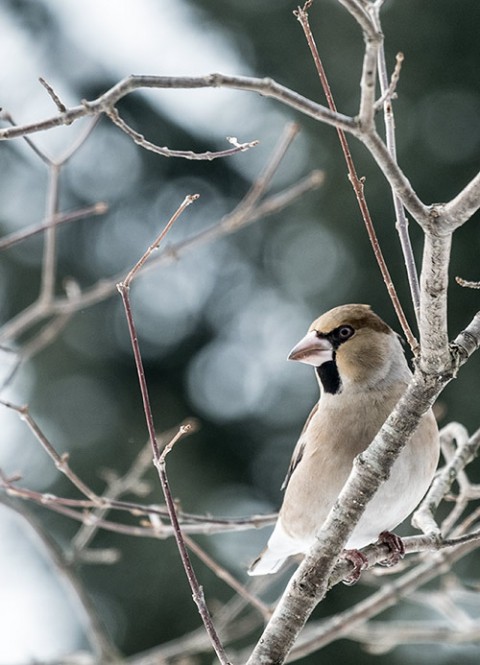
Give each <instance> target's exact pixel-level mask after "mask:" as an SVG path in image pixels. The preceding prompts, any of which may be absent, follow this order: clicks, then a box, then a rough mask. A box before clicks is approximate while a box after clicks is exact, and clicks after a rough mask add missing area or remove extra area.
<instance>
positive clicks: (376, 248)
mask: <svg viewBox="0 0 480 665" xmlns="http://www.w3.org/2000/svg"><path fill="white" fill-rule="evenodd" d="M310 5H311V0H309V1H308V2H306V3H305V5H304V6H303V8H301V7H298V9H297V11H296V12H294V14H295V16H296V17H297V19H298V20H299V22H300V24H301V26H302V29H303V32H304V34H305V38H306V40H307V43H308V46H309V48H310V52H311V54H312V57H313V59H314V62H315V66H316V68H317V72H318V76H319V78H320V82H321V84H322V88H323V91H324V93H325V97H326V99H327V103H328V106H329V108H330V110H331V111H333V112H335V113H336V112H337V107H336V105H335V101H334V99H333V95H332V91H331V89H330V84H329V82H328V79H327V75H326V72H325V69H324V67H323V63H322V61H321V58H320V55H319V53H318V49H317V45H316V43H315V39H314V37H313V34H312V31H311V28H310V23H309V19H308V13H307V10H308V9H309V8H310ZM369 53H370V52H369ZM370 97H371V95H370ZM363 99H365V96H363ZM372 110H373V108H372ZM363 112H364V113H365V110H363ZM337 134H338V138H339V141H340V145H341V147H342V152H343V155H344V157H345V161H346V163H347V169H348V177H349V180H350V182H351V184H352V187H353V191H354V192H355V196H356V198H357V201H358V205H359V207H360V211H361V214H362V217H363V221H364V223H365V227H366V229H367V234H368V238H369V240H370V244H371V246H372V249H373V253H374V255H375V259H376V261H377V263H378V266H379V268H380V272H381V273H382V277H383V281H384V282H385V286H386V287H387V291H388V294H389V296H390V299H391V301H392V304H393V307H394V309H395V313H396V314H397V317H398V320H399V322H400V325H401V326H402V330H403V332H404V334H405V337H406V339H407V342H408V344H409V346H410V348H411V349H412V352H413V353H414V354H415V355H417V352H418V342H417V340H416V339H415V337H414V335H413V333H412V331H411V329H410V326H409V324H408V321H407V318H406V316H405V313H404V311H403V309H402V306H401V304H400V300H399V298H398V295H397V292H396V289H395V286H394V284H393V281H392V277H391V275H390V271H389V270H388V267H387V264H386V262H385V259H384V257H383V254H382V250H381V248H380V243H379V242H378V237H377V234H376V232H375V228H374V226H373V222H372V218H371V215H370V211H369V209H368V205H367V201H366V199H365V194H364V190H363V179H361V178H359V177H358V175H357V172H356V169H355V165H354V163H353V159H352V155H351V152H350V148H349V146H348V141H347V138H346V135H345V132H344V131H343V130H342V129H340V128H339V127H337Z"/></svg>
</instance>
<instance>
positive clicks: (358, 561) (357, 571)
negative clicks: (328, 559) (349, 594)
mask: <svg viewBox="0 0 480 665" xmlns="http://www.w3.org/2000/svg"><path fill="white" fill-rule="evenodd" d="M342 557H343V558H344V559H346V560H347V561H350V562H351V563H352V564H353V569H352V571H351V572H350V573H349V574H348V575H347V576H346V577H344V578H343V580H342V582H343V583H344V584H346V585H347V586H352V584H355V583H356V582H358V580H359V579H360V575H361V574H362V570H365V569H366V568H368V559H367V557H366V556H365V554H362V553H361V552H360V551H359V550H343V552H342Z"/></svg>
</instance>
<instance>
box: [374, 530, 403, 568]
mask: <svg viewBox="0 0 480 665" xmlns="http://www.w3.org/2000/svg"><path fill="white" fill-rule="evenodd" d="M378 542H379V543H382V544H383V545H386V546H387V547H388V549H389V550H390V554H389V555H388V557H387V558H386V559H384V560H383V561H379V563H380V565H381V566H395V564H397V563H398V562H399V561H401V560H402V559H403V557H404V556H405V545H404V544H403V540H402V539H401V538H400V536H397V534H396V533H392V532H391V531H382V533H381V534H380V535H379V536H378Z"/></svg>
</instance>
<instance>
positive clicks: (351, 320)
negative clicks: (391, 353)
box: [310, 304, 392, 334]
mask: <svg viewBox="0 0 480 665" xmlns="http://www.w3.org/2000/svg"><path fill="white" fill-rule="evenodd" d="M347 324H348V325H351V326H352V327H353V328H354V329H355V330H359V329H360V328H370V330H375V331H376V332H382V333H385V334H388V333H390V332H391V331H392V330H391V328H390V326H388V325H387V324H386V323H385V322H384V321H382V319H381V318H380V317H379V316H377V315H376V314H375V313H374V312H372V310H371V308H370V306H369V305H361V304H351V305H341V306H340V307H335V308H334V309H332V310H330V311H329V312H326V313H325V314H323V315H322V316H320V317H319V318H318V319H317V320H316V321H314V322H313V323H312V325H311V326H310V330H316V331H317V332H320V333H323V334H328V333H330V332H331V331H332V330H335V328H338V327H339V326H342V325H347Z"/></svg>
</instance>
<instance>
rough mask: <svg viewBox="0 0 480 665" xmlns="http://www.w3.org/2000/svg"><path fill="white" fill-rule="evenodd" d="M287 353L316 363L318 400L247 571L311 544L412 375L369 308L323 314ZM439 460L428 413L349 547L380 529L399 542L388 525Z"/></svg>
mask: <svg viewBox="0 0 480 665" xmlns="http://www.w3.org/2000/svg"><path fill="white" fill-rule="evenodd" d="M289 360H298V361H300V362H302V363H306V364H308V365H313V367H314V368H315V374H316V376H317V379H318V382H319V385H320V399H319V401H318V403H317V404H316V405H315V406H314V408H313V410H312V412H311V413H310V416H309V417H308V419H307V422H306V423H305V426H304V428H303V431H302V433H301V435H300V439H299V441H298V443H297V446H296V448H295V450H294V452H293V456H292V460H291V462H290V467H289V469H288V473H287V477H286V478H285V481H284V483H283V486H282V489H285V496H284V500H283V504H282V507H281V509H280V513H279V517H278V520H277V523H276V525H275V529H274V531H273V533H272V535H271V537H270V539H269V541H268V544H267V547H266V548H265V550H264V551H263V552H262V553H261V554H260V556H259V557H258V558H257V559H256V561H254V563H253V564H252V566H251V567H250V570H249V573H250V575H265V574H267V573H275V572H276V571H277V570H279V568H280V567H281V566H282V564H283V563H284V561H285V560H286V559H287V558H288V557H289V556H292V555H295V554H302V553H303V554H304V553H306V552H307V551H308V549H309V548H310V546H311V545H312V544H313V542H314V540H315V535H316V534H317V532H318V531H319V530H320V528H321V527H322V524H323V522H324V521H325V518H326V517H327V515H328V513H329V511H330V509H331V508H332V506H333V504H334V502H335V499H336V498H337V496H338V495H339V493H340V491H341V489H342V487H343V485H344V484H345V481H346V480H347V478H348V476H349V474H350V471H351V469H352V464H353V460H354V458H355V456H356V455H358V454H359V453H361V452H362V451H363V450H365V449H366V448H367V446H368V445H369V443H370V442H371V441H372V440H373V438H374V437H375V435H376V434H377V432H378V431H379V429H380V428H381V426H382V425H383V423H384V421H385V420H386V419H387V417H388V415H389V414H390V412H391V411H392V410H393V408H394V406H395V404H396V403H397V401H398V399H399V398H400V397H401V395H402V394H403V392H404V391H405V388H406V386H407V384H408V382H409V381H410V378H411V372H410V370H409V368H408V365H407V362H406V360H405V356H404V354H403V349H402V345H401V342H400V339H399V337H398V336H397V334H396V333H394V332H393V330H392V329H391V328H390V327H389V326H388V325H387V324H386V323H384V322H383V321H382V319H381V318H380V317H379V316H377V315H376V314H375V313H374V312H373V311H372V310H371V309H370V307H369V306H368V305H342V306H341V307H335V308H334V309H332V310H330V311H329V312H327V313H326V314H323V315H322V316H321V317H320V318H319V319H317V320H316V321H314V322H313V323H312V325H311V326H310V328H309V330H308V332H307V334H306V335H305V337H304V338H303V339H302V340H301V341H300V342H299V343H298V344H297V345H296V346H295V347H294V348H293V349H292V351H291V353H290V355H289ZM438 457H439V440H438V429H437V425H436V422H435V418H434V416H433V413H432V411H428V412H427V413H425V415H424V416H423V417H422V419H421V420H420V423H419V425H418V427H417V429H416V431H415V432H414V434H413V436H412V437H411V438H410V440H409V441H408V442H407V444H406V446H405V448H404V449H403V450H402V452H401V453H400V456H399V457H398V458H397V460H396V461H395V463H394V465H393V467H392V469H391V474H390V477H389V479H388V480H387V481H386V482H385V483H384V484H383V485H382V486H381V487H380V488H379V490H378V491H377V493H376V494H375V495H374V497H373V499H372V500H371V501H370V503H369V504H368V505H367V507H366V509H365V512H364V513H363V515H362V517H361V519H360V521H359V522H358V524H357V525H356V527H355V529H354V531H353V532H352V534H351V536H350V539H349V540H348V542H347V545H346V547H347V551H348V550H353V551H356V550H357V549H358V548H361V547H364V546H365V545H368V544H369V543H372V542H374V541H376V540H377V538H378V537H379V534H382V533H383V532H386V534H387V535H388V536H391V537H392V538H393V541H394V542H395V540H396V542H397V544H398V541H399V542H400V547H401V546H402V545H401V541H400V539H399V538H398V537H397V536H395V535H394V534H391V533H390V531H391V529H394V528H395V527H396V526H397V525H398V524H400V522H402V521H403V520H404V519H405V518H406V517H407V516H408V515H409V514H410V513H411V512H412V511H413V510H414V509H415V508H416V506H417V505H418V504H419V502H420V500H421V499H422V497H423V496H424V494H425V492H426V491H427V489H428V487H429V485H430V482H431V481H432V478H433V475H434V473H435V470H436V468H437V463H438ZM387 542H388V541H387ZM389 544H390V545H392V543H391V542H390V543H389ZM357 554H358V555H359V556H362V555H360V553H357ZM347 558H350V557H348V556H347ZM352 560H354V559H352ZM357 577H358V575H357Z"/></svg>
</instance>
